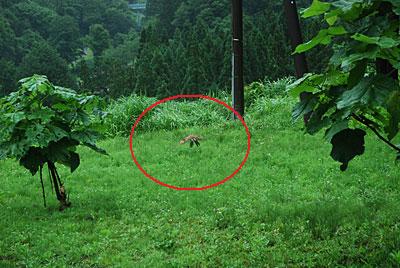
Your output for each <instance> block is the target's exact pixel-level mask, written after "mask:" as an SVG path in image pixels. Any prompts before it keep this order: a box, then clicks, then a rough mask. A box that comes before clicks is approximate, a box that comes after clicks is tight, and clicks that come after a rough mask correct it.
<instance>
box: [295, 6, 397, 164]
mask: <svg viewBox="0 0 400 268" xmlns="http://www.w3.org/2000/svg"><path fill="white" fill-rule="evenodd" d="M399 15H400V2H399V1H385V0H372V1H331V2H321V1H318V0H314V1H313V4H312V5H311V6H310V7H309V8H308V9H306V10H304V11H303V15H302V16H303V17H304V18H308V17H319V16H323V17H324V20H325V21H326V23H327V25H328V27H327V28H326V29H323V30H321V31H320V32H319V33H318V34H317V35H316V36H315V37H314V38H313V39H311V40H310V41H308V42H307V43H304V44H302V45H299V46H298V47H297V48H296V51H295V52H296V53H302V52H305V51H308V50H310V49H311V48H313V47H315V46H317V45H327V44H333V49H334V54H333V55H332V57H331V59H330V62H329V64H328V65H327V66H326V69H325V72H323V73H320V74H307V75H305V76H304V77H303V78H301V79H299V80H297V81H296V82H294V83H293V84H292V85H291V86H289V89H290V91H291V93H292V94H293V95H294V96H299V94H300V93H302V92H308V94H307V95H306V97H304V98H303V99H302V100H301V101H300V102H299V103H298V104H297V105H296V107H295V109H294V112H293V117H294V118H295V119H298V118H300V117H301V116H302V115H304V114H307V116H308V117H309V120H307V122H306V123H305V127H306V132H307V133H309V134H315V133H318V132H319V131H321V130H325V138H326V139H327V140H328V141H330V142H331V143H332V146H333V148H332V151H331V156H332V158H333V159H334V160H336V161H338V162H341V163H342V165H341V167H340V169H341V170H342V171H344V170H346V169H347V166H348V163H349V161H350V160H352V159H353V158H354V157H355V156H357V155H361V154H363V153H364V136H365V135H366V132H365V129H370V130H371V131H372V132H373V133H374V134H376V136H377V137H379V139H381V140H382V141H383V142H384V143H386V144H387V145H388V146H390V147H391V148H392V149H393V150H394V151H395V152H396V154H397V160H400V147H399V146H398V145H395V144H394V143H393V139H394V138H395V137H396V136H397V134H398V132H399V124H400V85H399V81H398V78H399V77H398V75H399V69H400V64H399V62H400V37H399Z"/></svg>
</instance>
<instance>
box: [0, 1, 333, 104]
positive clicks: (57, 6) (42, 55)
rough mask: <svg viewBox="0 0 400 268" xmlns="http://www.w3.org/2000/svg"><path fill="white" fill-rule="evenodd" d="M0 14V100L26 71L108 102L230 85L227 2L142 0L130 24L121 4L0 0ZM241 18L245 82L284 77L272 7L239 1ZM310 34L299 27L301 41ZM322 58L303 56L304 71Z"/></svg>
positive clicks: (278, 15)
mask: <svg viewBox="0 0 400 268" xmlns="http://www.w3.org/2000/svg"><path fill="white" fill-rule="evenodd" d="M141 2H143V1H141ZM309 3H310V1H309V0H300V1H298V6H299V7H300V8H302V7H305V6H308V5H309ZM0 8H1V9H0V95H4V94H7V93H9V92H10V91H13V90H14V89H15V88H16V81H18V80H19V79H20V78H22V77H25V76H29V75H32V74H34V73H38V74H45V75H47V76H48V77H49V79H50V80H51V81H53V82H54V83H55V84H58V85H63V86H68V87H72V88H74V89H77V90H80V91H90V92H97V93H99V94H103V95H109V96H111V97H118V96H121V95H129V94H132V93H137V94H145V95H148V96H157V97H163V96H168V95H173V94H178V93H192V92H196V93H208V92H210V91H217V90H221V89H228V88H229V87H230V84H231V81H230V75H231V17H230V11H231V10H230V1H229V0H168V1H165V0H148V2H147V9H146V11H145V15H146V17H145V19H144V21H143V22H141V23H140V25H138V22H139V20H138V19H137V15H136V14H135V12H134V11H133V10H131V9H130V8H129V7H128V1H125V0H86V1H78V0H63V1H61V0H13V1H11V0H0ZM244 12H245V18H244V20H245V22H244V24H245V26H244V29H245V30H244V31H245V40H244V42H245V80H246V83H250V82H252V81H255V80H263V79H270V80H275V79H277V78H280V77H284V76H288V75H291V74H293V63H292V58H291V55H290V54H291V49H290V46H289V41H288V39H287V34H286V32H287V31H286V25H285V20H284V17H283V7H282V2H281V1H269V0H248V1H244ZM320 27H321V22H320V21H309V22H307V24H306V25H303V31H304V35H305V38H308V37H310V36H311V35H312V34H314V33H315V32H316V31H317V30H318V29H319V28H320ZM328 54H329V49H327V50H316V51H314V52H312V53H311V54H309V55H308V59H309V61H310V64H309V65H310V67H311V69H313V70H318V69H319V68H320V67H319V66H320V64H321V62H323V61H324V60H325V59H327V58H328V56H329V55H328Z"/></svg>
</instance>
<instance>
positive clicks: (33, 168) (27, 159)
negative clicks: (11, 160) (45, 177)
mask: <svg viewBox="0 0 400 268" xmlns="http://www.w3.org/2000/svg"><path fill="white" fill-rule="evenodd" d="M19 163H20V165H21V166H24V167H25V168H26V169H28V170H29V171H30V172H31V173H32V176H34V175H35V174H36V173H37V172H38V170H39V167H40V166H41V165H43V164H44V163H45V158H44V155H43V152H42V151H41V150H40V149H39V148H35V147H31V148H29V150H28V152H27V153H26V154H25V155H24V156H23V157H21V159H20V161H19Z"/></svg>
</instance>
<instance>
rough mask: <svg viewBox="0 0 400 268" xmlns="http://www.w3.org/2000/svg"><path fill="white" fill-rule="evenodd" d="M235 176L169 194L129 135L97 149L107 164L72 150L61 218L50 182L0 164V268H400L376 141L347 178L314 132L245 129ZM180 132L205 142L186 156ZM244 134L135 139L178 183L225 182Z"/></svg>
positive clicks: (160, 172) (395, 206) (387, 181)
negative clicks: (73, 162)
mask: <svg viewBox="0 0 400 268" xmlns="http://www.w3.org/2000/svg"><path fill="white" fill-rule="evenodd" d="M249 125H250V129H251V132H252V143H251V145H252V149H251V153H250V156H249V159H248V161H247V163H246V165H245V166H244V167H243V169H242V170H241V171H240V172H239V173H238V175H237V176H235V177H234V178H233V179H231V180H229V181H228V182H226V183H225V184H223V185H220V186H218V187H216V188H212V189H209V190H205V191H175V190H171V189H168V188H166V187H162V186H160V185H158V184H156V183H154V182H152V181H151V180H150V179H148V178H146V177H145V176H144V175H143V174H142V173H140V171H139V170H138V169H137V168H136V166H135V165H134V163H133V161H132V158H131V155H130V151H129V140H128V138H122V137H116V138H113V139H108V140H105V141H102V142H100V146H102V147H104V148H105V149H107V151H108V152H109V154H110V157H106V156H101V155H98V154H96V153H94V152H92V151H90V150H88V149H80V152H81V158H82V163H81V166H80V167H79V169H78V170H77V171H76V172H74V173H73V174H70V173H69V172H68V170H67V169H66V168H61V169H60V174H61V176H62V179H64V180H65V182H66V187H67V190H69V192H70V200H71V202H72V207H71V208H70V209H67V210H65V211H64V212H59V211H58V205H57V202H56V200H55V197H54V194H52V193H51V190H50V185H49V182H48V180H47V178H46V180H45V183H47V187H46V189H47V197H48V198H47V200H48V207H47V208H43V205H42V197H41V192H40V182H39V179H38V177H37V176H36V177H34V178H32V177H31V175H30V174H29V173H28V172H26V171H25V170H24V169H23V168H22V167H20V166H18V164H17V163H16V162H14V161H11V160H10V161H3V162H0V170H1V171H0V172H1V178H2V186H1V188H0V219H1V221H0V267H245V266H248V267H287V266H289V267H290V266H292V267H299V266H303V267H312V266H315V267H326V266H332V267H333V266H335V267H336V266H379V267H389V266H396V265H397V266H399V263H400V180H399V167H398V166H396V165H394V164H393V162H392V159H393V154H392V152H391V151H390V150H389V149H386V147H384V145H383V144H381V143H379V142H378V141H377V140H376V139H375V138H374V137H373V136H372V135H370V136H369V138H367V146H366V148H367V150H366V153H365V155H363V156H362V157H361V158H357V159H356V160H355V161H352V162H351V163H350V167H349V169H348V171H347V172H345V173H342V172H340V171H339V164H338V163H335V162H334V161H333V160H331V159H330V157H329V152H330V145H329V144H327V143H323V142H322V137H321V136H316V137H311V136H305V135H303V134H302V132H301V131H299V129H298V127H291V128H279V127H273V126H269V127H268V124H267V125H265V126H264V127H262V128H260V127H259V126H258V127H257V128H255V127H252V126H253V125H252V123H251V122H250V123H249ZM188 132H196V133H198V134H201V135H202V136H204V137H205V140H204V141H202V143H201V146H200V147H198V148H196V147H195V148H189V146H188V145H187V144H186V145H185V146H183V145H179V144H178V141H179V139H180V138H182V136H184V135H185V134H186V133H188ZM245 137H246V135H245V133H244V129H243V128H241V127H240V126H235V125H230V126H228V127H219V128H218V127H214V128H205V129H201V128H198V129H186V130H184V129H182V130H175V131H170V132H165V131H160V132H150V133H141V134H138V135H137V136H135V137H134V140H133V147H134V148H136V152H135V153H136V154H137V156H138V159H139V162H140V163H141V164H143V167H144V168H145V169H146V170H147V171H148V172H149V173H150V174H151V175H154V176H155V177H158V178H160V179H161V180H162V181H164V182H166V183H171V184H174V185H177V186H183V187H192V186H195V187H197V186H203V185H207V184H210V183H214V182H216V181H218V180H221V179H222V178H223V177H225V176H227V175H229V174H230V173H231V172H232V171H233V170H234V169H235V168H236V167H237V165H238V164H239V163H240V161H241V160H242V159H243V156H244V150H245V148H246V141H245Z"/></svg>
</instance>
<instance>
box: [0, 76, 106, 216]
mask: <svg viewBox="0 0 400 268" xmlns="http://www.w3.org/2000/svg"><path fill="white" fill-rule="evenodd" d="M20 84H21V85H20V89H19V90H18V91H16V92H13V93H11V94H10V95H9V96H6V97H4V98H2V99H0V125H1V126H2V127H1V130H0V159H5V158H15V159H16V160H18V161H19V163H20V165H21V166H23V167H25V168H26V169H28V170H29V171H30V172H31V173H32V175H35V174H36V173H37V172H38V171H39V174H40V182H41V185H42V191H43V199H44V205H45V206H46V199H45V192H44V185H43V167H44V166H45V165H47V167H48V171H49V179H50V183H51V184H52V190H53V189H54V191H55V193H56V196H57V199H58V201H60V209H61V210H62V209H64V208H65V207H68V206H69V205H70V202H69V201H68V196H67V192H66V190H65V187H64V184H63V183H62V181H61V179H60V176H59V174H58V172H57V168H56V163H60V164H63V165H66V166H68V167H69V168H70V169H71V172H74V171H75V170H76V169H77V168H78V166H79V164H80V157H79V154H78V153H77V152H76V148H77V146H78V145H84V146H87V147H90V148H91V149H93V150H95V151H96V152H99V153H103V154H105V151H104V150H102V149H100V148H98V147H97V146H96V140H97V139H98V138H99V136H100V134H99V133H98V132H97V131H96V125H94V124H93V123H92V120H91V118H90V114H91V113H93V112H96V111H97V113H98V114H99V113H100V112H101V111H99V110H98V109H99V107H101V102H100V101H99V100H98V99H97V98H96V97H95V96H85V95H78V94H76V92H74V91H73V90H70V89H66V88H62V87H57V86H54V85H53V84H52V83H50V82H49V81H48V80H47V78H46V77H45V76H38V75H35V76H33V77H29V78H25V79H23V80H21V81H20ZM14 179H15V178H14Z"/></svg>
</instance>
